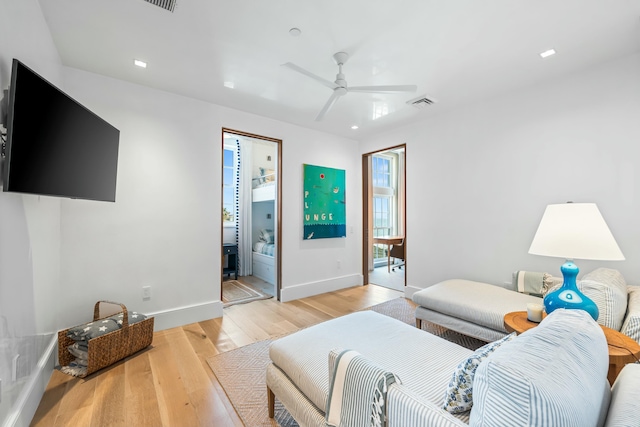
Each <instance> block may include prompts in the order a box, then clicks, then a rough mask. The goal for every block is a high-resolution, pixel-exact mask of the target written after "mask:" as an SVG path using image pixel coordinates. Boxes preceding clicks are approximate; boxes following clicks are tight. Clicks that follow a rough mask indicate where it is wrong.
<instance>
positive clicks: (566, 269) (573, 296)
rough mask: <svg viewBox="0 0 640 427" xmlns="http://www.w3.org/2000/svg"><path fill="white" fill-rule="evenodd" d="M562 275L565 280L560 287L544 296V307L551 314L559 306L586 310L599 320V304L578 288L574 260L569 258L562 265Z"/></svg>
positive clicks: (594, 318)
mask: <svg viewBox="0 0 640 427" xmlns="http://www.w3.org/2000/svg"><path fill="white" fill-rule="evenodd" d="M560 271H562V277H563V278H564V281H563V283H562V287H560V289H558V290H556V291H553V292H551V293H549V294H547V296H545V297H544V309H545V311H546V312H547V314H550V313H551V312H553V311H554V310H555V309H557V308H566V309H577V310H584V311H586V312H587V313H589V315H590V316H591V317H592V318H593V320H598V315H599V312H598V306H597V305H596V303H595V302H593V300H591V299H589V298H588V297H587V296H586V295H585V294H583V293H582V292H580V291H579V290H578V285H577V284H576V277H578V271H580V270H579V269H578V266H576V265H575V264H574V263H573V261H569V260H567V262H565V263H564V264H562V267H560Z"/></svg>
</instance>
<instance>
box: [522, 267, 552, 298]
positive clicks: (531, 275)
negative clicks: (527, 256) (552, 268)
mask: <svg viewBox="0 0 640 427" xmlns="http://www.w3.org/2000/svg"><path fill="white" fill-rule="evenodd" d="M513 281H514V284H515V288H516V290H517V291H518V292H520V293H524V294H529V295H534V296H542V295H543V294H545V293H546V291H547V290H548V289H549V288H550V287H551V286H553V284H554V283H553V278H552V277H551V275H550V274H549V273H538V272H535V271H516V272H514V273H513Z"/></svg>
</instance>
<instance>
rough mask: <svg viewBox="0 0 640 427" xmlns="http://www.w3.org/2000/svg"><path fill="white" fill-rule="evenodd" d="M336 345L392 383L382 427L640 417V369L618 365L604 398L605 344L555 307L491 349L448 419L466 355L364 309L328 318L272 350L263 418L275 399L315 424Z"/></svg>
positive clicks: (589, 323) (588, 323)
mask: <svg viewBox="0 0 640 427" xmlns="http://www.w3.org/2000/svg"><path fill="white" fill-rule="evenodd" d="M336 348H343V349H353V350H356V351H357V352H359V353H360V354H362V355H363V357H365V358H367V359H368V360H370V361H371V363H373V364H375V365H377V366H381V367H383V368H384V369H386V370H388V371H390V372H392V373H393V374H395V375H396V376H397V377H398V378H399V380H400V382H401V383H398V382H396V383H394V384H392V385H391V386H390V387H389V389H388V394H387V400H386V402H387V403H386V414H387V419H388V424H387V425H388V426H389V427H395V426H397V427H408V426H411V427H421V426H425V427H426V426H430V427H431V426H465V425H468V424H469V425H473V426H549V425H554V426H567V427H568V426H582V427H588V426H603V425H604V426H622V425H626V424H624V422H625V421H624V419H627V420H628V419H629V414H630V415H631V416H632V417H633V419H634V420H637V419H639V418H640V409H639V405H640V399H638V391H637V390H638V388H637V387H636V386H635V385H631V384H633V383H634V381H637V380H638V378H640V372H638V370H637V369H633V372H630V373H628V372H627V371H631V369H627V368H625V369H623V371H622V373H621V374H620V376H619V379H618V381H616V384H618V383H620V384H621V385H614V393H613V396H614V397H613V402H611V389H610V388H609V385H608V382H607V371H608V365H609V360H608V350H607V344H606V340H605V337H604V334H603V332H602V329H601V328H600V327H599V326H598V325H597V324H596V323H595V322H594V321H593V320H592V319H591V318H590V317H589V315H587V314H586V313H585V312H583V311H581V310H557V311H556V312H554V313H552V314H551V315H549V316H547V317H546V318H545V320H544V321H542V322H541V323H540V325H539V326H538V327H536V328H533V329H531V330H530V331H527V332H525V333H523V334H521V335H519V336H517V337H515V338H513V339H512V340H511V341H509V342H506V343H504V344H503V345H502V346H500V347H499V348H497V350H495V352H494V353H492V354H491V355H490V356H489V357H488V358H487V359H486V360H484V361H483V362H481V363H480V364H479V366H478V368H477V372H476V375H475V379H474V380H473V390H474V392H473V407H472V409H471V410H470V411H467V412H465V413H461V414H455V415H452V414H450V413H449V412H447V411H445V410H444V409H443V405H444V401H445V394H446V393H447V387H448V385H449V383H450V381H451V380H452V378H454V377H453V373H454V371H455V370H456V367H457V366H458V365H459V364H461V362H463V361H464V360H465V359H467V358H469V357H470V356H471V355H472V354H473V353H474V352H473V351H471V350H469V349H467V348H464V347H461V346H459V345H457V344H454V343H452V342H449V341H446V340H444V339H442V338H440V337H437V336H435V335H432V334H429V333H427V332H425V331H422V330H419V329H416V328H414V327H412V326H409V325H407V324H404V323H402V322H400V321H397V320H395V319H392V318H390V317H387V316H384V315H381V314H378V313H375V312H371V311H365V312H358V313H353V314H350V315H347V316H343V317H340V318H337V319H333V320H330V321H327V322H324V323H321V324H318V325H315V326H312V327H310V328H307V329H304V330H302V331H299V332H296V333H294V334H292V335H289V336H287V337H284V338H281V339H279V340H277V341H275V342H274V343H273V344H272V345H271V347H270V358H271V362H272V363H271V364H270V365H269V366H268V368H267V373H266V380H267V387H268V395H269V406H270V410H271V413H273V412H272V411H273V402H274V399H275V398H277V399H279V400H280V401H281V402H282V403H283V405H284V406H285V408H286V409H287V410H288V411H289V412H290V414H291V415H292V416H293V417H294V418H295V419H296V421H297V422H298V423H299V425H300V426H301V427H306V426H317V427H320V426H322V427H324V426H325V425H326V424H325V410H326V407H327V401H328V398H329V384H330V381H331V378H330V373H329V371H330V370H329V365H330V364H331V365H332V364H333V363H334V361H333V360H328V359H329V355H330V353H331V354H334V352H332V350H334V349H336ZM585 349H588V351H585ZM634 368H636V366H634ZM356 376H357V374H356ZM355 382H357V379H356V380H355ZM616 389H617V390H618V391H617V392H616ZM610 403H611V404H610ZM610 406H611V408H615V411H609V410H608V408H609V407H610ZM607 416H608V417H609V418H607ZM618 417H619V418H618ZM634 422H635V421H634Z"/></svg>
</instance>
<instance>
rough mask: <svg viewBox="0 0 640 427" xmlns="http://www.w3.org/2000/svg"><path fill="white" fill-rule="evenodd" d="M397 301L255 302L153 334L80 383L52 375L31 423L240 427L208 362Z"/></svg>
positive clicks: (337, 296) (350, 296) (385, 292)
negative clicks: (137, 349) (146, 344)
mask: <svg viewBox="0 0 640 427" xmlns="http://www.w3.org/2000/svg"><path fill="white" fill-rule="evenodd" d="M402 295H403V294H402V293H401V292H398V291H394V290H391V289H387V288H383V287H379V286H375V285H366V286H359V287H354V288H349V289H344V290H341V291H336V292H331V293H327V294H322V295H317V296H314V297H310V298H304V299H301V300H296V301H291V302H287V303H280V302H278V301H276V300H275V299H269V300H262V301H254V302H251V303H249V304H241V305H235V306H231V307H228V308H225V309H224V316H223V317H222V318H217V319H212V320H207V321H204V322H199V323H194V324H190V325H186V326H182V327H178V328H173V329H168V330H164V331H160V332H156V333H155V334H154V338H153V345H152V348H150V349H148V350H145V351H143V352H141V353H138V354H136V355H135V356H133V357H130V358H128V359H125V360H124V361H122V362H119V363H117V364H115V365H113V366H111V367H109V368H105V369H103V370H102V371H99V372H98V373H96V374H93V375H91V376H89V377H87V378H85V379H78V378H74V377H71V376H69V375H65V374H62V373H60V372H58V371H54V372H53V375H52V376H51V380H50V381H49V384H48V386H47V389H46V391H45V394H44V396H43V398H42V400H41V401H40V406H39V407H38V410H37V411H36V414H35V416H34V418H33V420H32V422H31V425H32V426H47V427H60V426H123V427H124V426H140V427H142V426H154V427H155V426H172V427H173V426H216V427H224V426H242V425H243V424H242V421H241V420H240V418H239V417H238V415H237V414H236V413H235V411H234V409H233V407H232V405H231V402H230V401H229V400H228V399H227V396H226V394H225V392H224V390H223V389H222V387H221V386H220V384H219V383H218V381H217V379H216V377H215V376H214V375H213V372H212V371H211V369H210V368H209V365H207V362H206V359H207V358H208V357H211V356H213V355H216V354H219V353H222V352H225V351H229V350H232V349H234V348H237V347H241V346H244V345H247V344H251V343H253V342H256V341H260V340H264V339H268V338H274V337H278V336H280V335H283V334H287V333H290V332H294V331H296V330H299V329H301V328H304V327H307V326H310V325H313V324H316V323H319V322H322V321H325V320H329V319H331V318H334V317H338V316H342V315H344V314H348V313H351V312H354V311H358V310H360V309H363V308H366V307H369V306H372V305H375V304H379V303H381V302H385V301H388V300H391V299H393V298H397V297H399V296H402ZM265 405H266V396H265ZM247 427H251V426H247Z"/></svg>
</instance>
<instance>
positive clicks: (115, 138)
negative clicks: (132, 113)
mask: <svg viewBox="0 0 640 427" xmlns="http://www.w3.org/2000/svg"><path fill="white" fill-rule="evenodd" d="M119 139H120V131H119V130H118V129H116V128H115V127H113V126H111V125H110V124H109V123H107V122H106V121H104V120H103V119H101V118H100V117H98V116H97V115H95V114H94V113H92V112H91V111H89V110H88V109H87V108H85V107H83V106H82V105H80V104H79V103H78V102H76V101H75V100H74V99H72V98H71V97H70V96H68V95H66V94H65V93H64V92H62V91H61V90H60V89H58V88H57V87H55V86H54V85H52V84H51V83H49V82H48V81H46V80H45V79H44V78H42V77H41V76H39V75H38V74H37V73H35V72H34V71H33V70H31V69H29V68H28V67H27V66H25V65H24V64H23V63H21V62H20V61H18V60H17V59H14V60H13V68H12V74H11V86H10V87H9V104H8V115H7V148H6V159H5V167H4V191H11V192H18V193H29V194H39V195H48V196H60V197H70V198H77V199H89V200H101V201H110V202H115V200H116V175H117V169H118V144H119Z"/></svg>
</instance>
